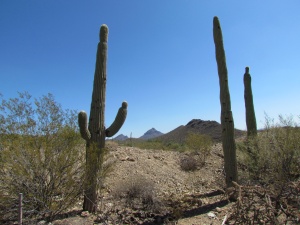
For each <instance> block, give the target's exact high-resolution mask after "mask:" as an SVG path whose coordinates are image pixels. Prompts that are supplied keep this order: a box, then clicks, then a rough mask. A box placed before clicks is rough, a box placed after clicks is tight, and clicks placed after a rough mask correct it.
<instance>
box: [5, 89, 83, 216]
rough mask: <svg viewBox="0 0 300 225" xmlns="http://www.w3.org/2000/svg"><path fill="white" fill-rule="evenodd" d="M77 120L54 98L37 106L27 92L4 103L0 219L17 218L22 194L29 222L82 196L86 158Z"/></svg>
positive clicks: (54, 213) (35, 101)
mask: <svg viewBox="0 0 300 225" xmlns="http://www.w3.org/2000/svg"><path fill="white" fill-rule="evenodd" d="M76 118H77V115H76V113H75V111H72V110H63V109H62V108H61V106H60V105H59V104H58V103H57V102H55V100H54V97H53V96H52V95H51V94H48V95H46V96H43V97H41V98H39V99H35V100H34V101H33V100H32V98H31V96H30V95H29V94H28V93H27V92H25V93H19V97H18V98H11V99H9V100H4V99H2V101H1V105H0V143H1V146H0V164H1V167H0V174H1V176H0V193H1V195H0V208H1V209H4V210H0V211H1V213H0V214H1V217H2V220H5V219H12V218H15V216H16V213H15V211H16V209H17V205H16V204H17V203H16V199H17V198H18V194H19V193H23V196H24V202H23V212H24V213H23V214H24V216H25V217H29V216H31V215H32V216H33V215H42V216H49V217H52V216H54V215H56V214H58V213H60V212H62V211H63V210H65V209H67V208H68V207H69V206H71V204H73V203H74V200H76V199H77V198H78V196H79V195H81V194H82V185H83V183H82V179H83V178H82V177H83V176H84V164H83V163H84V160H85V157H84V151H82V148H83V142H82V141H81V140H82V139H81V138H80V135H79V133H78V130H77V126H76V121H77V119H76Z"/></svg>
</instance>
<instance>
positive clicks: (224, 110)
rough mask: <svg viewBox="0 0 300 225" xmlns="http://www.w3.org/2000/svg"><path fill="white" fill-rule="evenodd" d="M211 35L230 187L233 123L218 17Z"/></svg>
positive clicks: (234, 177)
mask: <svg viewBox="0 0 300 225" xmlns="http://www.w3.org/2000/svg"><path fill="white" fill-rule="evenodd" d="M213 35H214V42H215V49H216V60H217V64H218V74H219V83H220V103H221V127H222V145H223V152H224V164H225V173H226V185H227V187H231V186H232V181H237V178H238V176H237V162H236V145H235V140H234V122H233V116H232V111H231V102H230V93H229V88H228V74H227V66H226V57H225V51H224V46H223V36H222V30H221V25H220V22H219V19H218V17H214V20H213Z"/></svg>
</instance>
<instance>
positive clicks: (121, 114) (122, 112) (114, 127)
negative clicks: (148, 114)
mask: <svg viewBox="0 0 300 225" xmlns="http://www.w3.org/2000/svg"><path fill="white" fill-rule="evenodd" d="M127 106H128V104H127V102H123V103H122V106H121V107H120V108H119V111H118V113H117V116H116V118H115V120H114V122H113V123H112V124H111V125H110V127H109V128H107V129H106V130H105V133H106V137H112V136H114V135H115V134H116V133H117V132H118V131H119V130H120V128H121V127H122V125H123V124H124V122H125V119H126V116H127Z"/></svg>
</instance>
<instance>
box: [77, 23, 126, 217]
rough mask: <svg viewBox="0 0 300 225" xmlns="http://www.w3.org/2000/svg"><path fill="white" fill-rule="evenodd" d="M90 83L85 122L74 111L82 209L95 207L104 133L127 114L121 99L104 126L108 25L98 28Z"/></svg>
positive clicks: (117, 126)
mask: <svg viewBox="0 0 300 225" xmlns="http://www.w3.org/2000/svg"><path fill="white" fill-rule="evenodd" d="M99 39H100V42H99V43H98V48H97V56H96V66H95V74H94V84H93V93H92V102H91V110H90V117H89V123H88V122H87V115H86V113H85V112H84V111H81V112H79V114H78V124H79V128H80V134H81V137H82V138H83V139H84V140H86V171H87V172H86V174H87V175H86V181H85V187H84V189H85V190H84V202H83V210H85V211H89V212H95V211H96V207H97V197H98V196H97V187H98V182H97V180H98V178H97V174H98V172H99V170H100V169H101V161H102V158H101V157H103V156H102V153H103V151H104V147H105V137H111V136H113V135H114V134H116V133H117V132H118V131H119V129H120V128H121V127H122V125H123V123H124V121H125V119H126V115H127V105H128V104H127V102H123V103H122V107H121V108H120V109H119V111H118V114H117V116H116V118H115V121H114V122H113V123H112V125H111V126H110V127H109V128H108V129H106V130H105V127H104V110H105V94H106V60H107V40H108V27H107V26H106V25H105V24H104V25H102V26H101V28H100V34H99Z"/></svg>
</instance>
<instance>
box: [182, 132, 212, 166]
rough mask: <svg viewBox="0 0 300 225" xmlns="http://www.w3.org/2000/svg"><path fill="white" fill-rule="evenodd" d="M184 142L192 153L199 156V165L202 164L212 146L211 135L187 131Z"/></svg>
mask: <svg viewBox="0 0 300 225" xmlns="http://www.w3.org/2000/svg"><path fill="white" fill-rule="evenodd" d="M185 144H186V145H187V146H188V148H189V149H190V150H191V151H192V152H193V153H194V154H196V155H198V156H199V160H200V162H199V163H200V165H204V164H205V161H206V158H207V156H208V155H209V154H210V151H211V148H212V144H213V142H212V139H211V137H210V136H208V135H205V134H198V133H189V134H188V135H187V137H186V139H185Z"/></svg>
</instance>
